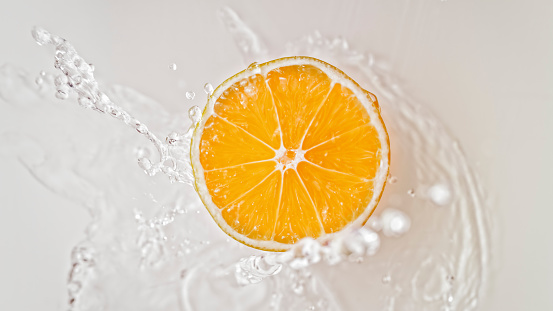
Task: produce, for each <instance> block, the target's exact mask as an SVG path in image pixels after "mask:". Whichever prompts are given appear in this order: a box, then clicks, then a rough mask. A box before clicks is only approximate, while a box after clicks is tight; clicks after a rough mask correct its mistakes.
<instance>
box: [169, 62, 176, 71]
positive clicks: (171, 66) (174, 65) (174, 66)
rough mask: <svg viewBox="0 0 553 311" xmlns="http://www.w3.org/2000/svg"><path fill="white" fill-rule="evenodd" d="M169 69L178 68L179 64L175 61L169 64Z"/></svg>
mask: <svg viewBox="0 0 553 311" xmlns="http://www.w3.org/2000/svg"><path fill="white" fill-rule="evenodd" d="M169 69H171V70H177V64H175V63H172V64H169Z"/></svg>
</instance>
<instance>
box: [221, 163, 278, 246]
mask: <svg viewBox="0 0 553 311" xmlns="http://www.w3.org/2000/svg"><path fill="white" fill-rule="evenodd" d="M280 187H281V173H280V171H275V172H273V173H272V174H270V175H267V176H266V178H265V179H264V180H263V181H262V182H261V183H259V184H258V185H257V186H256V187H254V188H251V189H249V190H248V191H246V192H245V193H244V195H243V196H241V197H239V198H238V199H236V200H235V201H234V202H232V203H231V204H229V205H228V206H227V207H225V208H224V209H223V210H222V215H223V218H224V219H225V221H226V222H227V223H228V224H229V225H230V226H231V227H232V228H233V229H234V230H236V231H237V232H238V233H240V234H241V235H244V236H246V237H248V238H250V239H262V240H270V239H271V237H272V235H273V227H274V222H275V218H276V213H277V207H278V197H279V194H280Z"/></svg>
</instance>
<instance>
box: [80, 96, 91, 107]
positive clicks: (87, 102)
mask: <svg viewBox="0 0 553 311" xmlns="http://www.w3.org/2000/svg"><path fill="white" fill-rule="evenodd" d="M78 101H79V105H81V106H82V107H84V108H91V107H92V106H93V105H92V101H91V100H90V99H89V98H88V97H86V96H81V97H79V99H78Z"/></svg>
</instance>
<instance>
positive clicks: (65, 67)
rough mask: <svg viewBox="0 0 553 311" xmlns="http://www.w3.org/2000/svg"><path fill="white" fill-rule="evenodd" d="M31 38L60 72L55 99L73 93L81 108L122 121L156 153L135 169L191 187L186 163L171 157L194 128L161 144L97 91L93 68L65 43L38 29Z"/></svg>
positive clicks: (187, 141) (181, 148) (185, 143)
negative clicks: (51, 50) (50, 53)
mask: <svg viewBox="0 0 553 311" xmlns="http://www.w3.org/2000/svg"><path fill="white" fill-rule="evenodd" d="M32 35H33V38H34V39H35V41H36V42H37V43H38V44H39V45H48V44H49V45H53V46H54V47H55V49H56V50H55V62H54V67H55V68H56V69H58V70H60V71H61V72H62V75H59V76H57V77H56V79H55V80H54V84H55V85H56V88H57V92H56V97H57V98H59V99H67V98H68V97H69V92H70V91H71V92H74V93H75V94H76V95H77V100H78V102H79V104H80V105H81V106H83V107H85V108H90V109H93V110H95V111H98V112H100V113H104V114H108V115H110V116H112V117H114V118H116V119H118V120H120V121H122V122H123V123H125V124H127V125H128V126H130V127H131V128H133V129H135V130H136V131H137V132H138V133H139V134H141V135H143V136H144V137H146V138H147V139H148V140H149V141H150V142H152V144H153V145H154V146H155V148H156V149H157V151H158V153H159V160H157V161H152V160H150V159H149V158H146V157H144V158H139V159H138V164H139V166H140V167H141V168H142V169H143V170H144V171H145V172H146V173H147V174H148V175H150V176H154V175H156V174H157V173H159V172H163V173H164V174H165V175H167V176H168V177H169V180H170V181H171V182H181V183H187V184H190V185H192V184H193V174H192V169H191V167H190V165H186V164H189V161H188V159H187V158H186V157H180V156H179V157H175V156H174V154H179V155H181V154H185V155H186V153H187V150H188V149H189V148H188V147H189V144H190V137H191V135H192V131H193V128H194V124H193V125H192V126H191V127H190V128H189V129H188V131H187V132H186V133H185V134H182V135H173V137H172V138H171V139H169V138H168V139H166V141H169V140H170V142H171V143H169V142H164V141H163V140H161V139H159V138H158V137H157V136H156V135H155V134H154V133H152V132H151V131H150V130H149V129H148V127H147V126H146V125H145V124H143V123H142V122H140V121H139V120H137V119H135V118H134V117H132V116H131V115H130V114H129V113H128V112H126V111H125V110H123V109H122V108H121V107H119V106H117V105H116V104H115V103H113V102H112V101H111V99H110V98H109V97H108V96H107V95H106V94H105V93H104V92H102V91H101V90H100V88H99V86H98V82H97V81H96V79H95V78H94V66H93V65H92V64H89V63H87V62H86V61H85V60H84V59H83V58H82V57H81V56H80V55H79V54H78V53H77V51H76V50H75V48H74V47H73V46H72V45H71V44H70V43H69V42H68V41H67V40H65V39H63V38H61V37H59V36H57V35H54V34H51V33H50V32H48V31H47V30H45V29H43V28H40V27H35V28H33V30H32ZM170 68H171V69H172V70H176V64H171V65H170ZM178 163H185V165H178Z"/></svg>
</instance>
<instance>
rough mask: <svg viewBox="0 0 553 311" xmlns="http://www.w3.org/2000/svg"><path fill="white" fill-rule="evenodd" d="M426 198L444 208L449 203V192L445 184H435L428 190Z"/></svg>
mask: <svg viewBox="0 0 553 311" xmlns="http://www.w3.org/2000/svg"><path fill="white" fill-rule="evenodd" d="M428 197H429V198H430V200H431V201H432V202H433V203H434V204H436V205H439V206H444V205H447V204H449V203H450V202H451V190H450V188H449V187H448V186H447V185H445V184H435V185H434V186H432V187H430V188H429V189H428Z"/></svg>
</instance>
